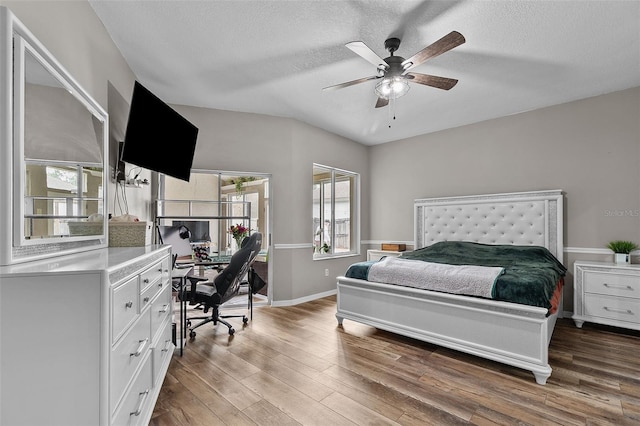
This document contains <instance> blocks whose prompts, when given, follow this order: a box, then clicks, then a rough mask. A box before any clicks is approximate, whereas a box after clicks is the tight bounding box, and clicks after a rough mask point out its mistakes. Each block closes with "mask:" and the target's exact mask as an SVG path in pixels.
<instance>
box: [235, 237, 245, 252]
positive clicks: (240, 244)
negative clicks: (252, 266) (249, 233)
mask: <svg viewBox="0 0 640 426" xmlns="http://www.w3.org/2000/svg"><path fill="white" fill-rule="evenodd" d="M233 239H234V240H236V250H240V247H241V246H242V240H244V235H243V236H241V237H233Z"/></svg>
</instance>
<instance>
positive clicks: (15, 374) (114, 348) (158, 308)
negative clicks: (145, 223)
mask: <svg viewBox="0 0 640 426" xmlns="http://www.w3.org/2000/svg"><path fill="white" fill-rule="evenodd" d="M171 320H172V303H171V252H170V247H169V246H147V247H127V248H110V249H97V250H90V251H86V252H84V253H81V254H76V255H69V256H60V257H55V258H51V259H47V260H41V261H35V262H30V263H24V264H16V265H11V266H3V267H0V366H1V369H0V424H2V425H18V424H20V425H71V424H76V425H85V426H88V425H143V424H144V425H146V424H148V422H149V419H150V417H151V414H152V412H153V408H154V406H155V402H156V399H157V397H158V393H159V391H160V387H161V386H162V381H163V379H164V376H165V374H166V372H167V369H168V367H169V362H170V361H171V356H172V355H173V349H174V345H173V343H172V336H171Z"/></svg>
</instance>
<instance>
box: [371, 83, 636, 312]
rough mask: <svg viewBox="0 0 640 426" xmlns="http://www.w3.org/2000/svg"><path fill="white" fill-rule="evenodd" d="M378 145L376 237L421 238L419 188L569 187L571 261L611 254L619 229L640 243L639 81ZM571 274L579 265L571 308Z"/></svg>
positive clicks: (429, 191)
mask: <svg viewBox="0 0 640 426" xmlns="http://www.w3.org/2000/svg"><path fill="white" fill-rule="evenodd" d="M370 155H371V169H370V171H371V193H370V203H371V211H370V220H371V232H370V238H371V239H372V240H374V241H384V240H403V241H408V242H411V241H413V226H412V223H413V210H412V203H413V200H414V199H416V198H427V197H435V196H450V195H468V194H491V193H498V192H515V191H529V190H541V189H562V190H564V191H565V194H566V195H565V223H564V225H565V232H564V244H565V247H566V249H565V250H566V251H567V253H566V254H565V265H566V266H568V267H569V268H571V269H572V268H573V261H575V260H578V259H593V258H594V257H595V258H596V259H600V260H612V255H611V254H609V253H608V252H607V250H605V247H606V244H607V243H608V242H609V241H611V240H614V239H625V240H632V241H635V242H637V243H639V244H640V88H633V89H629V90H625V91H621V92H616V93H610V94H606V95H602V96H598V97H594V98H589V99H583V100H579V101H575V102H571V103H567V104H563V105H557V106H553V107H548V108H543V109H539V110H535V111H530V112H526V113H522V114H518V115H513V116H509V117H503V118H499V119H495V120H490V121H485V122H481V123H476V124H473V125H468V126H464V127H459V128H455V129H450V130H446V131H442V132H438V133H433V134H429V135H422V136H418V137H414V138H410V139H405V140H401V141H395V142H390V143H387V144H383V145H378V146H375V147H373V148H371V149H370ZM583 252H586V253H583ZM594 255H595V256H594ZM571 283H572V275H570V276H569V280H568V285H567V287H566V290H565V308H566V309H569V310H570V309H571V308H572V306H573V304H572V295H573V291H572V289H571Z"/></svg>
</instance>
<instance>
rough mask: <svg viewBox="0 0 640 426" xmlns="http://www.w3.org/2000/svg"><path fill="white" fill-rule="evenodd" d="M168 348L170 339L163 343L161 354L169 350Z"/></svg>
mask: <svg viewBox="0 0 640 426" xmlns="http://www.w3.org/2000/svg"><path fill="white" fill-rule="evenodd" d="M169 346H171V339H169V340H165V341H164V349H162V352H167V351H168V350H169Z"/></svg>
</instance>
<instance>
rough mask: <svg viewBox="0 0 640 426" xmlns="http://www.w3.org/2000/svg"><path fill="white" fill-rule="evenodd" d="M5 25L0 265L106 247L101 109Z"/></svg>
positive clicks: (20, 30) (25, 36)
mask: <svg viewBox="0 0 640 426" xmlns="http://www.w3.org/2000/svg"><path fill="white" fill-rule="evenodd" d="M4 23H5V25H8V24H10V25H11V29H12V35H13V40H12V41H13V43H12V48H11V50H12V52H11V53H12V55H11V57H12V59H9V58H10V56H9V55H3V60H11V64H10V68H9V70H10V72H9V74H10V75H7V76H3V77H6V79H7V80H10V88H11V91H10V95H11V96H10V102H11V104H10V106H9V109H10V110H12V112H13V114H12V122H11V123H10V124H11V125H12V130H13V131H12V134H11V139H12V141H5V140H3V141H2V143H3V144H5V143H11V144H12V155H11V157H12V162H11V168H12V170H13V173H12V184H11V185H10V186H11V189H10V193H11V204H12V213H11V216H12V220H11V223H10V226H9V228H10V231H9V230H7V229H4V230H3V232H2V233H3V234H5V233H6V234H8V233H9V232H10V234H11V238H10V239H9V241H10V242H11V246H10V247H8V246H6V242H3V243H2V244H3V247H2V253H1V254H2V256H1V259H0V265H6V264H11V263H19V262H22V261H27V260H32V259H38V258H43V257H49V256H55V255H59V254H68V253H72V252H76V251H84V250H86V249H88V248H102V247H106V246H107V245H108V242H107V218H106V211H107V207H106V205H105V203H106V200H107V197H106V190H107V186H108V174H107V172H108V170H107V169H108V159H107V158H106V157H107V155H108V149H107V139H108V134H107V132H108V116H107V113H106V112H105V111H104V110H103V109H102V107H100V105H99V104H97V103H96V102H95V101H94V100H93V99H92V98H91V97H90V96H89V95H88V94H87V93H86V92H85V91H84V90H83V89H82V88H81V87H80V86H79V85H78V83H77V82H76V81H75V80H74V79H73V77H72V76H71V75H69V73H68V72H67V71H66V70H65V69H64V68H63V67H62V66H61V65H60V64H59V63H58V62H57V61H56V59H55V58H54V57H53V56H52V55H51V54H50V53H49V52H48V51H47V50H46V49H45V48H44V46H42V45H41V44H40V42H39V41H38V40H37V39H35V38H34V37H33V36H32V34H31V33H30V32H29V31H28V30H27V29H26V28H24V27H23V26H22V25H21V24H20V23H19V21H17V20H16V19H15V18H13V19H9V20H8V22H7V21H5V22H4ZM3 33H5V34H6V32H5V31H3ZM3 68H4V69H5V70H6V69H7V68H6V67H4V66H3ZM3 79H4V78H3ZM3 83H4V82H3ZM5 164H6V163H5ZM5 190H8V188H4V189H3V192H2V193H3V194H7V193H8V191H7V192H5ZM6 201H8V200H5V199H3V200H2V202H6ZM5 225H7V224H6V223H5V224H3V225H2V226H3V227H4V226H5ZM5 241H6V239H5Z"/></svg>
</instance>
